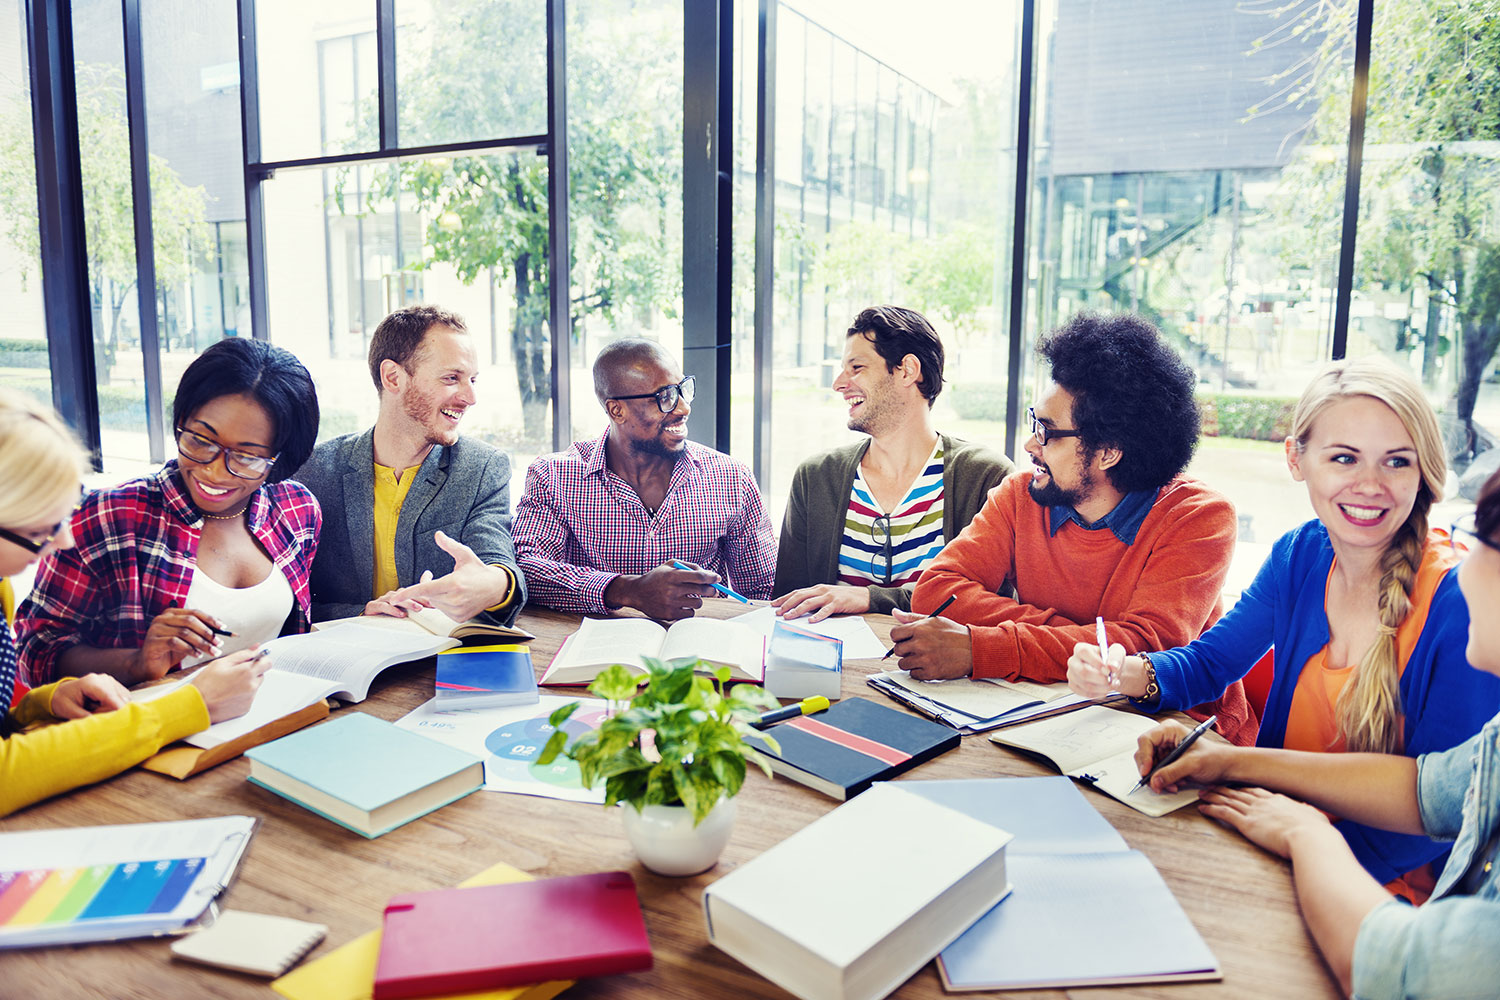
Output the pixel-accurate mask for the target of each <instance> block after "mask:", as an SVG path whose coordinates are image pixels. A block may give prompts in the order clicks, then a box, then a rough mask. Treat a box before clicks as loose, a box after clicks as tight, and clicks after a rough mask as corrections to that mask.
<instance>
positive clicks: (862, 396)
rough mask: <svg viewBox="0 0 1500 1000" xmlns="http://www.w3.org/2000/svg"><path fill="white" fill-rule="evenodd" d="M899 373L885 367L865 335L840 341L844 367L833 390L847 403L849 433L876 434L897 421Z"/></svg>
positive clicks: (899, 403) (899, 408)
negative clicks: (842, 347)
mask: <svg viewBox="0 0 1500 1000" xmlns="http://www.w3.org/2000/svg"><path fill="white" fill-rule="evenodd" d="M900 374H901V372H900V371H891V370H890V369H888V368H887V367H886V363H885V359H884V358H882V357H881V356H880V354H879V352H877V351H876V350H875V344H874V343H873V342H872V341H871V340H870V338H869V337H868V336H866V335H864V334H860V333H855V334H851V335H849V336H848V337H846V338H845V339H844V366H843V368H842V369H841V370H840V371H839V377H838V378H837V379H836V380H835V381H834V383H833V391H834V392H836V393H838V394H839V395H840V396H843V397H844V402H845V403H847V404H849V429H850V430H851V431H861V432H863V433H865V434H879V433H881V432H883V431H885V430H888V429H889V427H890V425H891V424H892V423H893V422H895V421H897V420H899V418H900V411H901V401H900V399H899V397H898V393H899V392H900V390H901V385H900V379H899V378H898V376H899V375H900Z"/></svg>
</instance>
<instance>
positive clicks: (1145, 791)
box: [990, 705, 1198, 816]
mask: <svg viewBox="0 0 1500 1000" xmlns="http://www.w3.org/2000/svg"><path fill="white" fill-rule="evenodd" d="M1155 725H1156V720H1155V719H1151V718H1148V717H1146V716H1144V715H1136V714H1135V713H1133V712H1120V711H1116V710H1115V709H1112V708H1103V707H1101V706H1098V705H1094V706H1091V707H1089V708H1085V709H1081V710H1080V711H1077V712H1073V713H1071V714H1068V715H1059V716H1054V717H1053V718H1050V719H1043V720H1041V721H1040V722H1030V723H1027V724H1026V725H1024V726H1013V727H1011V728H1009V729H1002V730H1000V731H999V732H996V733H992V734H990V740H991V741H993V742H995V743H999V744H1000V745H1002V746H1008V747H1015V748H1016V749H1017V750H1025V751H1028V752H1030V753H1034V754H1036V755H1038V756H1040V757H1043V758H1045V759H1046V760H1048V761H1050V762H1051V763H1052V766H1053V767H1056V768H1057V769H1058V770H1059V771H1061V772H1062V773H1063V774H1066V775H1067V776H1068V777H1070V778H1077V779H1078V780H1080V781H1086V782H1088V783H1089V784H1091V785H1093V786H1094V787H1095V788H1097V789H1099V791H1101V792H1104V793H1105V794H1106V795H1112V796H1114V797H1115V798H1117V799H1119V800H1120V801H1121V802H1123V803H1125V804H1126V805H1127V806H1129V807H1130V808H1132V809H1136V810H1139V811H1140V812H1143V813H1145V814H1146V815H1147V816H1165V815H1166V814H1167V813H1169V812H1171V811H1172V810H1174V809H1180V808H1181V807H1183V806H1185V805H1187V804H1188V803H1189V802H1197V801H1198V792H1197V791H1196V790H1195V789H1191V788H1188V789H1182V790H1179V791H1177V792H1173V793H1172V794H1170V795H1160V794H1158V793H1156V792H1155V791H1153V790H1152V789H1151V787H1150V786H1149V785H1142V786H1141V787H1140V788H1139V789H1136V790H1135V791H1132V790H1131V789H1132V788H1134V787H1135V784H1136V782H1138V781H1140V780H1141V774H1140V772H1139V771H1138V770H1136V766H1135V748H1136V741H1137V739H1138V738H1139V737H1140V735H1141V734H1142V733H1144V732H1146V730H1148V729H1150V728H1152V727H1153V726H1155Z"/></svg>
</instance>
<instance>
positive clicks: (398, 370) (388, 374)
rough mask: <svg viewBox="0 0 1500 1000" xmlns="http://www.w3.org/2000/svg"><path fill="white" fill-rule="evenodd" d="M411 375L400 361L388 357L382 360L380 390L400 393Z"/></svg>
mask: <svg viewBox="0 0 1500 1000" xmlns="http://www.w3.org/2000/svg"><path fill="white" fill-rule="evenodd" d="M410 378H411V375H410V374H409V373H408V372H407V370H406V369H405V368H402V367H401V365H400V363H398V362H396V361H392V360H391V359H390V358H386V359H385V360H384V361H382V362H380V391H381V392H395V393H400V391H401V388H402V386H404V385H405V384H406V383H407V381H408V380H409V379H410Z"/></svg>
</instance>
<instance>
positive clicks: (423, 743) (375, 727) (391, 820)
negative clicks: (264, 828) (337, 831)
mask: <svg viewBox="0 0 1500 1000" xmlns="http://www.w3.org/2000/svg"><path fill="white" fill-rule="evenodd" d="M245 756H246V757H247V758H248V759H249V760H250V780H251V781H252V782H254V783H255V784H257V785H260V786H261V787H262V788H265V789H268V790H270V791H272V792H275V793H276V794H277V795H280V796H283V797H284V798H288V799H290V800H292V801H293V802H295V803H297V804H298V805H300V806H303V807H304V808H306V809H310V810H312V811H313V812H315V813H317V814H318V815H320V816H322V817H324V818H325V819H330V820H332V821H333V822H335V823H338V824H339V825H340V826H344V827H348V828H349V829H350V830H353V831H354V832H355V833H359V834H363V835H364V836H366V837H372V838H373V837H378V836H380V835H381V834H383V833H388V832H390V831H391V830H394V829H395V828H396V827H398V826H401V825H402V824H403V823H409V822H411V821H412V820H414V819H416V818H417V817H418V816H423V815H425V814H427V813H429V812H431V811H432V810H434V809H437V808H438V807H440V806H445V805H447V804H448V803H450V802H454V801H456V800H458V799H461V798H463V797H464V796H465V795H468V794H469V793H470V792H472V791H474V790H475V789H476V788H479V787H480V786H481V785H483V784H484V762H483V761H481V760H480V759H479V758H478V757H475V756H474V755H473V754H468V753H464V752H463V751H462V750H457V749H454V748H453V747H450V746H445V745H443V744H442V743H438V742H437V741H435V740H429V739H428V738H427V737H425V736H422V735H420V734H418V733H414V732H411V731H410V730H406V729H399V728H397V727H396V726H393V725H392V724H391V723H389V722H385V721H383V720H381V719H377V718H375V717H374V716H373V715H367V714H365V713H364V712H357V711H351V712H349V713H348V714H347V715H341V716H339V717H338V718H336V719H331V720H329V721H328V722H325V723H323V724H322V725H318V726H312V727H310V728H308V729H303V730H300V731H298V732H295V733H292V734H291V735H290V736H283V737H282V738H281V739H279V740H273V741H272V742H270V743H266V744H264V745H262V746H258V747H255V748H253V749H251V750H249V751H247V752H246V753H245Z"/></svg>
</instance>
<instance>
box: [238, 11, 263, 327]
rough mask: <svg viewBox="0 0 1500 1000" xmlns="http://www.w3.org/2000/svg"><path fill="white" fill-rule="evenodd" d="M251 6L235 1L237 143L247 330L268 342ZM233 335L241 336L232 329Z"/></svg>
mask: <svg viewBox="0 0 1500 1000" xmlns="http://www.w3.org/2000/svg"><path fill="white" fill-rule="evenodd" d="M255 2H256V0H239V18H240V141H241V144H242V146H243V152H244V154H245V168H244V169H245V266H246V270H247V272H248V275H247V277H248V279H249V284H250V330H251V333H252V335H253V336H254V337H255V338H256V339H258V340H269V339H270V337H271V328H270V299H269V296H268V294H267V288H266V213H265V195H264V192H263V191H262V189H261V188H262V182H263V181H266V180H269V179H270V178H271V173H270V172H266V171H256V170H253V169H251V165H252V164H256V163H259V162H260V160H261V149H260V77H259V71H258V67H257V65H256V44H257V42H256V37H255ZM236 332H237V333H239V335H240V336H244V333H243V331H240V330H239V328H238V327H236Z"/></svg>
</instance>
